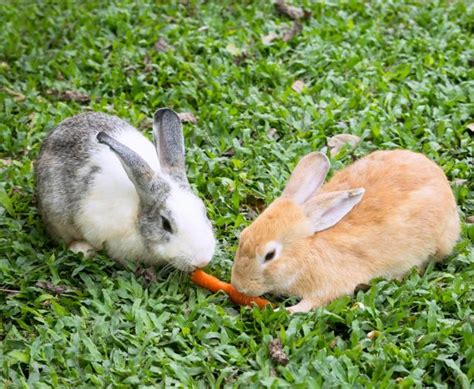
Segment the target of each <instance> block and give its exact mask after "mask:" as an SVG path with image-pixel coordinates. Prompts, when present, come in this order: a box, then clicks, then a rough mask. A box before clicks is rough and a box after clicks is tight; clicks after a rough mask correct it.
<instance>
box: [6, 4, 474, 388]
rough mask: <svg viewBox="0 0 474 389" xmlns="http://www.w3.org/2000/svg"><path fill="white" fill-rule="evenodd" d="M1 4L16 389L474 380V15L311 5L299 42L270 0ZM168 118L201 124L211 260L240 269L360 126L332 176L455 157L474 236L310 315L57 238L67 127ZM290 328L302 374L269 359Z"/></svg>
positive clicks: (199, 159)
mask: <svg viewBox="0 0 474 389" xmlns="http://www.w3.org/2000/svg"><path fill="white" fill-rule="evenodd" d="M158 3H159V5H158ZM0 4H1V5H0V26H1V28H0V106H1V108H0V226H1V230H0V342H1V343H0V381H3V382H2V383H3V385H4V387H6V388H9V387H14V388H16V387H25V388H26V387H34V388H46V387H91V386H109V387H111V386H114V387H115V386H118V387H146V386H148V387H154V386H156V385H157V384H161V385H163V386H172V385H178V386H184V387H209V386H211V387H222V386H228V385H234V386H243V387H247V386H255V387H284V386H290V387H300V388H306V387H319V386H321V387H323V386H324V387H339V386H340V387H346V388H352V387H374V388H375V387H377V388H379V387H398V386H399V387H420V388H421V387H438V388H441V387H453V386H456V387H463V388H468V387H470V385H472V383H471V381H472V380H473V377H474V335H473V327H474V312H473V309H474V292H473V280H474V250H473V245H472V239H473V238H474V224H467V223H466V219H467V217H468V216H471V215H473V214H474V201H473V190H474V184H473V175H472V166H473V165H472V164H473V151H474V137H473V135H474V134H473V132H471V131H470V130H469V129H468V128H467V126H468V124H470V123H472V122H474V81H473V80H474V34H473V32H474V3H472V2H470V1H468V0H465V1H462V0H461V1H448V0H445V1H442V0H440V1H415V0H407V1H395V0H393V1H385V0H379V1H362V0H360V1H356V0H350V1H339V0H332V1H329V0H328V1H314V2H313V1H309V0H307V1H297V0H295V4H296V5H298V6H300V7H304V8H305V9H307V10H309V11H311V17H310V18H309V19H305V20H303V21H302V22H301V25H302V30H301V31H297V29H296V31H295V32H296V33H295V36H294V37H292V38H291V39H289V40H288V41H285V40H284V39H282V38H283V37H284V35H285V34H287V33H288V31H289V30H290V29H291V27H292V23H293V21H292V20H291V19H290V18H288V17H287V16H285V15H282V14H280V13H278V12H277V11H276V10H275V7H274V6H273V4H272V2H269V1H268V2H267V1H259V2H252V1H229V0H227V1H222V2H221V1H209V2H202V3H201V2H199V1H189V2H185V1H182V2H178V1H176V2H170V1H165V2H161V1H160V2H152V1H143V0H142V1H132V0H129V1H121V2H119V1H117V2H105V1H99V0H89V1H87V2H73V1H42V2H34V1H28V0H24V1H19V0H17V1H15V0H1V1H0ZM271 34H272V35H271ZM275 35H276V38H275ZM272 38H274V39H273V40H272ZM297 80H300V81H302V82H303V83H304V86H303V88H300V89H298V88H292V85H293V84H294V82H295V81H297ZM300 85H301V84H300ZM293 86H294V85H293ZM294 89H297V90H294ZM163 106H168V107H171V108H173V109H174V110H176V111H178V112H191V113H193V114H194V115H195V116H196V117H197V119H198V120H197V123H191V122H189V123H186V124H184V131H185V137H186V147H187V156H186V157H187V166H188V175H189V179H190V181H191V183H192V185H193V186H194V188H195V189H196V190H197V192H199V194H200V195H201V196H202V197H203V198H204V199H205V201H206V205H207V208H208V210H209V217H210V219H211V220H212V221H213V224H214V226H215V231H216V234H217V237H218V239H219V247H218V250H217V252H216V256H215V258H214V260H213V262H212V264H211V265H210V266H209V267H208V269H207V270H208V271H209V272H210V273H213V274H215V275H218V276H219V277H221V278H222V279H227V280H228V279H229V278H230V268H231V264H232V258H233V255H234V252H235V249H236V244H237V239H238V236H239V232H240V231H241V230H242V229H243V228H244V226H246V225H248V224H249V223H250V222H251V220H252V219H253V218H254V217H255V215H256V214H257V213H258V212H259V211H260V210H261V209H262V207H263V206H264V205H265V204H269V203H270V202H271V201H272V199H274V198H275V197H276V196H278V195H279V193H280V191H281V189H282V188H283V185H284V182H285V181H286V179H287V178H288V175H289V172H290V171H291V169H292V167H293V166H294V165H295V163H296V162H297V160H298V159H299V158H300V157H301V156H302V155H304V154H305V153H307V152H309V151H310V150H318V149H320V150H327V141H328V139H329V138H330V137H331V136H333V135H335V134H340V133H348V134H354V135H357V136H359V137H361V139H362V140H361V143H360V145H359V146H358V148H357V149H356V150H355V151H350V150H348V149H347V148H345V149H343V150H342V151H341V152H340V153H339V154H338V155H336V156H335V157H334V158H333V159H332V164H333V169H339V168H341V167H343V166H344V165H347V164H349V163H350V162H351V161H352V159H353V158H359V157H361V156H363V155H366V154H367V153H369V152H370V151H373V150H378V149H393V148H400V147H402V148H408V149H410V150H415V151H420V152H423V153H425V154H426V155H428V156H429V157H430V158H432V159H433V160H435V161H436V162H438V163H439V164H440V165H441V166H442V167H443V169H444V171H445V172H446V174H447V175H448V177H449V179H450V180H451V181H452V182H453V188H454V190H455V194H456V197H457V200H458V204H459V210H460V213H461V216H462V220H463V236H462V240H461V241H460V242H459V244H458V246H457V247H456V251H455V253H454V254H453V255H452V256H451V257H450V258H448V259H447V260H446V261H445V262H444V263H443V264H438V265H435V266H432V265H430V266H429V267H428V269H427V271H426V273H425V274H424V275H423V276H420V275H418V274H417V273H416V272H415V271H413V272H412V273H411V274H410V275H409V276H408V277H407V279H406V281H405V282H397V281H387V280H383V279H379V280H374V281H373V282H372V284H371V287H370V289H368V290H366V291H359V292H357V294H356V295H355V296H353V297H343V298H339V299H338V300H336V301H334V302H332V303H331V304H330V305H328V306H326V307H324V308H320V309H317V310H315V311H314V312H312V313H309V314H297V315H293V316H291V315H288V314H287V313H286V312H285V311H278V312H273V311H271V310H269V309H267V310H264V311H261V310H258V309H249V308H238V307H235V306H233V305H232V304H231V303H230V302H229V301H228V299H227V298H226V297H225V296H224V295H222V294H215V295H212V294H209V293H207V292H206V291H204V290H202V289H199V288H198V287H196V286H194V285H192V284H191V283H190V282H189V280H188V277H187V276H186V275H185V274H181V273H178V272H173V273H168V274H163V273H159V274H158V280H157V281H156V282H151V283H150V282H149V281H148V280H147V279H146V278H144V277H140V276H137V275H135V273H134V271H133V270H134V269H133V266H132V265H130V268H128V269H124V268H121V267H120V266H118V265H116V264H115V263H114V262H112V261H111V260H110V259H108V258H107V257H106V256H105V255H104V254H101V255H99V256H98V257H97V258H94V259H85V258H83V257H82V256H80V255H74V254H72V253H70V252H68V251H67V250H65V248H64V247H57V246H56V245H54V244H53V243H52V242H51V240H50V239H49V238H48V236H47V235H46V233H45V231H44V227H43V224H42V222H41V220H40V218H39V215H38V212H37V210H36V207H35V196H34V179H33V161H34V159H35V157H36V156H37V154H38V151H39V147H40V145H41V142H42V140H43V139H44V138H45V136H46V134H47V132H48V131H49V130H51V129H52V128H53V127H54V126H55V125H56V124H57V123H59V122H60V121H61V120H63V119H65V118H67V117H69V116H72V115H75V114H77V113H80V112H82V111H84V110H95V111H104V112H108V113H113V114H116V115H118V116H120V117H122V118H124V119H125V120H127V121H129V122H130V123H132V124H133V125H135V126H137V127H139V128H141V129H143V130H144V131H146V132H147V133H148V134H149V135H150V120H149V119H150V118H151V117H152V114H153V112H154V111H155V109H157V108H159V107H163ZM286 303H288V301H287V302H286ZM276 338H279V339H280V340H281V342H282V344H283V350H284V351H285V352H286V354H287V355H288V358H289V363H288V364H287V365H279V364H277V363H275V362H273V361H272V360H271V358H270V356H269V351H268V344H269V342H270V341H271V340H272V339H276Z"/></svg>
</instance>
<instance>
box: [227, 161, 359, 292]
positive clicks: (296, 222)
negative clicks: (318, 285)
mask: <svg viewBox="0 0 474 389" xmlns="http://www.w3.org/2000/svg"><path fill="white" fill-rule="evenodd" d="M328 170H329V161H328V159H327V157H326V156H325V155H324V154H322V153H319V152H313V153H310V154H308V155H306V156H305V157H303V158H302V159H301V160H300V161H299V163H298V165H297V166H296V168H295V170H294V171H293V173H292V174H291V177H290V179H289V180H288V183H287V185H286V187H285V189H284V191H283V193H282V195H281V197H280V198H278V199H276V200H275V201H274V202H273V203H272V204H271V205H270V206H269V207H268V208H267V209H266V210H265V211H264V212H263V213H262V214H261V215H259V216H258V217H257V219H256V220H255V221H254V222H253V223H252V224H251V225H250V226H249V227H247V228H246V229H244V230H243V231H242V233H241V235H240V242H239V247H238V249H237V253H236V255H235V259H234V264H233V267H232V284H233V285H234V287H235V288H237V289H238V290H239V291H240V292H242V293H245V294H248V295H261V294H263V293H267V292H274V293H289V292H290V291H291V289H292V288H293V284H294V283H295V281H296V280H295V279H294V275H295V274H298V272H299V271H300V270H301V269H303V271H304V268H305V267H306V266H311V263H310V262H311V256H312V255H315V253H314V252H312V251H311V246H310V245H308V244H306V240H307V239H309V238H311V237H312V236H313V234H314V233H316V232H318V231H322V230H325V229H327V228H330V227H332V226H333V225H335V224H336V223H337V222H338V221H339V220H341V219H342V218H343V217H344V216H345V215H346V214H347V213H348V212H350V210H351V209H352V208H353V207H354V206H355V205H356V204H357V203H359V201H360V200H361V199H362V196H363V194H364V189H362V188H359V189H350V190H344V191H337V192H325V193H318V192H319V188H320V187H321V185H322V184H323V183H324V179H325V178H326V174H327V172H328ZM297 270H298V271H297Z"/></svg>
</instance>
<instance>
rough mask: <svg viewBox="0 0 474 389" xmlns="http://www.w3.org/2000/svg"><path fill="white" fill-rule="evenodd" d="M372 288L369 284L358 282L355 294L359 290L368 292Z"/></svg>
mask: <svg viewBox="0 0 474 389" xmlns="http://www.w3.org/2000/svg"><path fill="white" fill-rule="evenodd" d="M369 289H370V285H369V284H357V285H356V287H355V288H354V294H357V293H358V292H359V291H362V292H367V291H368V290H369Z"/></svg>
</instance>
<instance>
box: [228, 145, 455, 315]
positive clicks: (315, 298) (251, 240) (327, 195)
mask: <svg viewBox="0 0 474 389" xmlns="http://www.w3.org/2000/svg"><path fill="white" fill-rule="evenodd" d="M329 167H330V163H329V160H328V158H327V157H326V156H325V155H324V154H323V153H321V152H312V153H310V154H308V155H306V156H305V157H303V158H302V159H301V160H300V161H299V163H298V164H297V166H296V168H295V169H294V171H293V173H292V174H291V176H290V178H289V180H288V183H287V185H286V187H285V189H284V190H283V193H282V195H281V197H279V198H277V199H276V200H275V201H274V202H273V203H272V204H271V205H270V206H269V207H268V208H267V209H265V210H264V211H263V212H262V213H261V214H260V215H259V216H258V217H257V218H256V220H255V221H254V222H253V223H252V224H251V225H250V226H248V227H247V228H245V229H244V230H243V231H242V233H241V235H240V239H239V246H238V249H237V252H236V254H235V258H234V263H233V266H232V274H231V283H232V285H233V286H234V287H235V288H236V289H237V290H239V291H240V292H242V293H245V294H247V295H251V296H257V295H261V294H264V293H274V294H282V295H290V296H296V297H300V298H301V301H300V302H299V303H298V304H296V305H294V306H292V307H289V308H288V310H289V311H290V312H292V313H294V312H308V311H310V310H311V309H313V308H316V307H319V306H322V305H325V304H327V303H329V302H330V301H331V300H333V299H335V298H337V297H339V296H342V295H347V294H352V293H353V291H354V288H355V287H356V286H357V285H358V284H361V283H367V282H369V281H370V280H371V279H372V278H375V277H387V278H390V279H401V278H402V277H403V276H404V275H405V274H406V273H407V272H408V271H409V270H410V269H411V268H412V267H414V266H416V267H418V268H420V269H422V268H423V267H424V266H425V265H426V264H427V263H428V262H429V261H430V259H434V260H435V261H441V260H442V259H443V258H444V257H445V256H447V255H449V254H450V253H451V251H452V250H453V247H454V245H455V243H456V241H457V239H458V238H459V234H460V219H459V214H458V211H457V206H456V201H455V198H454V195H453V192H452V190H451V187H450V185H449V182H448V180H447V178H446V176H445V174H444V172H443V171H442V169H441V168H440V167H438V166H437V165H436V164H435V163H434V162H432V161H431V160H429V159H428V158H427V157H425V156H424V155H422V154H419V153H415V152H411V151H408V150H393V151H376V152H373V153H372V154H369V155H368V156H366V157H364V158H362V159H360V160H358V161H357V162H355V163H354V164H352V165H350V166H348V167H346V168H345V169H343V170H341V171H339V172H337V173H336V174H335V175H334V176H333V178H332V179H331V180H330V181H329V182H328V183H326V184H325V185H323V183H324V180H325V178H326V174H327V172H328V170H329Z"/></svg>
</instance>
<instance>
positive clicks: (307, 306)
mask: <svg viewBox="0 0 474 389" xmlns="http://www.w3.org/2000/svg"><path fill="white" fill-rule="evenodd" d="M315 307H316V304H314V303H313V302H311V301H310V300H301V301H300V302H299V303H298V304H296V305H293V306H291V307H289V308H287V310H288V312H289V313H300V312H309V311H311V309H313V308H315Z"/></svg>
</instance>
